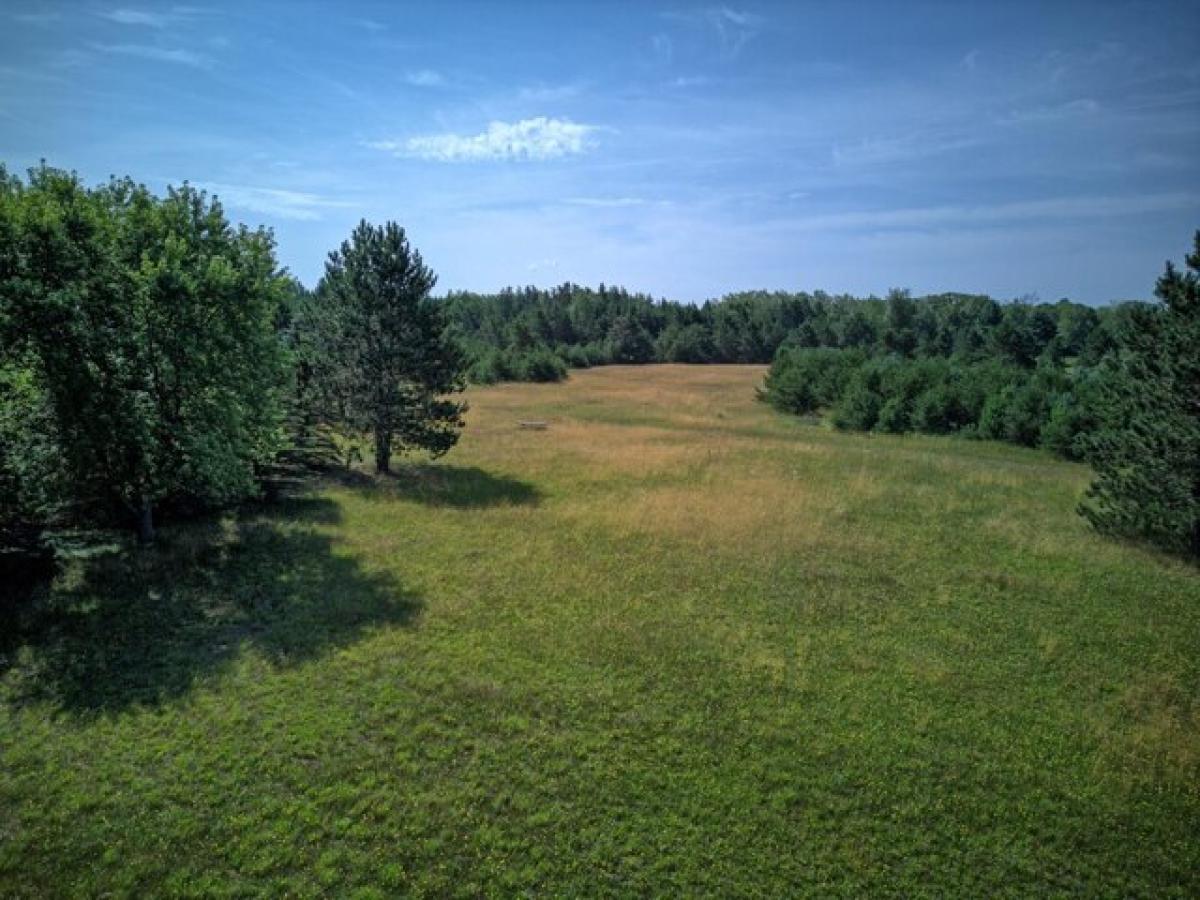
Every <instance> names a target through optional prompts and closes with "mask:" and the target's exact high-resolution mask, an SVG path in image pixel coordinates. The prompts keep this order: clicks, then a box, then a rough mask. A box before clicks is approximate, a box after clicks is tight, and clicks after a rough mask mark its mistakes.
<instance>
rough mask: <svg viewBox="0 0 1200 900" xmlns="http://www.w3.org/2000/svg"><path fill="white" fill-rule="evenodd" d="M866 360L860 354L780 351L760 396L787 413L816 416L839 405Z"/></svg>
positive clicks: (837, 351)
mask: <svg viewBox="0 0 1200 900" xmlns="http://www.w3.org/2000/svg"><path fill="white" fill-rule="evenodd" d="M865 360H866V356H865V355H864V354H863V353H861V352H859V351H849V352H847V351H842V350H810V349H805V348H800V347H784V348H781V349H780V351H779V353H778V354H777V355H776V357H775V363H774V364H773V365H772V366H771V371H770V372H768V373H767V377H766V379H765V381H764V383H763V387H762V390H761V391H760V396H761V397H762V398H763V399H765V400H767V401H768V402H769V403H771V405H772V406H774V407H776V408H777V409H781V410H783V411H784V412H793V413H799V414H806V413H812V412H816V411H817V410H818V409H821V408H824V407H828V406H830V405H832V404H833V403H834V402H835V401H837V399H838V397H839V396H840V395H841V391H842V387H843V385H844V384H845V383H846V381H847V379H848V378H849V377H850V374H851V373H852V372H853V371H854V370H855V369H857V368H858V367H859V366H860V365H862V363H863V362H864V361H865Z"/></svg>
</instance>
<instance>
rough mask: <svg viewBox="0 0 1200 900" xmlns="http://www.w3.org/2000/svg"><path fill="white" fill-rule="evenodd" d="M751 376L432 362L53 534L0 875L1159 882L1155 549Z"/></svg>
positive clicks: (1191, 663) (696, 884)
mask: <svg viewBox="0 0 1200 900" xmlns="http://www.w3.org/2000/svg"><path fill="white" fill-rule="evenodd" d="M762 374H763V369H762V368H760V367H684V366H656V367H640V368H621V367H613V368H605V369H596V370H591V371H586V372H579V373H575V374H573V375H572V378H571V380H570V381H569V382H567V383H565V384H563V385H552V386H544V385H539V386H535V385H501V386H497V387H490V388H486V389H477V390H473V391H472V392H471V394H470V401H471V404H472V411H471V413H470V415H469V425H468V428H467V430H466V432H465V434H464V437H463V440H462V443H461V445H460V446H459V448H457V449H456V450H454V451H453V452H452V453H451V454H450V455H449V456H448V457H447V458H446V459H444V460H442V461H440V462H438V463H436V464H433V465H428V466H418V467H415V468H413V469H411V470H408V471H405V472H403V473H401V474H400V475H399V476H398V477H396V478H393V479H384V480H377V479H374V478H368V477H365V476H364V477H361V478H357V479H348V480H345V481H342V482H338V483H330V484H329V485H326V486H324V487H321V488H319V489H315V490H313V491H312V492H311V493H310V494H307V495H305V496H300V497H295V498H292V499H289V500H287V501H285V502H282V503H279V504H276V505H274V506H266V507H262V508H258V509H253V510H248V511H245V512H243V513H242V514H241V515H240V516H237V517H226V518H224V519H221V520H214V521H210V522H206V523H200V524H191V525H187V526H174V527H171V526H168V527H165V528H164V529H163V537H162V541H161V543H160V545H159V546H158V547H157V548H155V549H153V550H151V551H148V552H144V553H140V554H132V555H129V554H123V555H111V554H110V555H103V554H100V555H97V556H95V557H93V558H90V559H81V560H79V561H77V562H75V563H74V564H72V566H71V567H70V569H69V570H68V571H67V572H65V573H64V574H63V576H62V577H61V578H60V579H59V581H58V582H57V583H56V584H55V586H54V588H53V591H52V592H51V593H50V594H49V595H47V596H43V597H42V598H41V599H40V600H39V602H38V604H37V605H36V606H35V607H34V608H33V609H31V610H29V611H27V612H25V613H24V614H23V620H22V622H21V631H20V633H19V634H15V633H13V632H12V630H11V629H10V633H9V634H8V635H7V636H5V637H4V638H2V639H0V654H2V655H3V662H0V896H6V897H25V896H43V895H45V896H53V895H76V896H78V895H99V894H105V895H115V896H122V895H127V896H137V897H144V896H156V895H164V894H180V895H203V896H209V897H216V896H230V895H240V896H245V895H251V894H253V895H260V894H265V895H272V894H274V895H285V894H299V895H310V894H320V893H326V894H331V895H339V896H344V895H353V896H360V897H374V896H380V897H382V896H394V895H396V894H399V893H409V894H418V895H419V894H426V895H461V896H477V895H510V894H513V893H536V894H544V895H587V896H597V895H642V896H664V895H695V894H706V895H713V896H717V895H719V896H732V895H759V896H795V895H803V894H811V895H818V896H829V895H839V894H840V895H852V896H863V895H886V894H894V895H908V896H916V895H927V896H1005V895H1009V896H1029V895H1046V894H1056V895H1072V894H1074V895H1078V894H1088V895H1106V896H1114V897H1115V896H1121V897H1128V896H1146V897H1163V896H1180V897H1182V896H1196V895H1198V894H1200V576H1198V575H1197V572H1196V570H1195V569H1194V568H1189V567H1187V566H1185V565H1184V564H1181V563H1178V562H1174V561H1172V560H1170V559H1167V558H1165V557H1161V556H1157V555H1154V554H1152V553H1149V552H1147V551H1145V550H1142V549H1139V548H1136V547H1130V546H1126V545H1122V544H1119V543H1115V542H1111V541H1108V540H1106V539H1103V538H1101V537H1098V536H1096V535H1094V534H1093V533H1091V532H1090V531H1089V530H1088V528H1087V526H1086V525H1085V523H1084V522H1083V521H1082V520H1081V519H1080V518H1079V517H1077V516H1076V515H1075V512H1074V507H1075V505H1076V503H1077V501H1078V498H1079V495H1080V493H1081V491H1082V489H1083V487H1084V486H1085V485H1086V483H1087V479H1088V473H1087V471H1086V470H1085V469H1084V468H1082V467H1080V466H1076V465H1072V464H1068V463H1063V462H1060V461H1057V460H1054V459H1052V458H1050V457H1049V456H1046V455H1045V454H1043V453H1040V452H1035V451H1026V450H1022V449H1018V448H1013V447H1008V446H1001V445H997V444H991V443H971V442H962V441H953V440H949V439H938V438H925V437H916V436H909V437H900V438H892V437H884V436H863V435H858V434H839V433H836V432H833V431H830V430H828V429H825V428H823V427H820V426H818V425H814V424H810V423H805V422H802V421H800V420H797V419H794V418H790V417H786V416H782V415H780V414H777V413H774V412H772V411H771V410H770V409H768V408H767V407H765V406H764V405H762V404H758V403H755V402H754V399H753V393H754V387H755V385H756V384H757V383H758V382H759V381H760V380H761V377H762ZM525 419H544V420H546V421H547V422H549V427H548V428H547V429H546V430H544V431H535V430H522V429H519V428H518V427H517V424H516V423H517V422H518V421H519V420H525Z"/></svg>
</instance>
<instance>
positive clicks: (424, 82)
mask: <svg viewBox="0 0 1200 900" xmlns="http://www.w3.org/2000/svg"><path fill="white" fill-rule="evenodd" d="M404 80H405V81H406V82H408V83H409V84H411V85H413V87H441V86H442V85H444V84H445V83H446V76H444V75H443V74H442V73H441V72H436V71H434V70H433V69H418V70H417V71H415V72H409V73H408V74H407V75H405V76H404Z"/></svg>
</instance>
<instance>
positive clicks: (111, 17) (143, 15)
mask: <svg viewBox="0 0 1200 900" xmlns="http://www.w3.org/2000/svg"><path fill="white" fill-rule="evenodd" d="M99 15H100V18H102V19H108V21H110V22H115V23H116V24H118V25H140V26H144V27H146V28H166V27H167V26H168V25H169V24H170V23H171V16H169V15H166V14H164V13H157V12H147V11H146V10H142V9H125V8H121V9H110V10H106V11H105V12H102V13H100V14H99Z"/></svg>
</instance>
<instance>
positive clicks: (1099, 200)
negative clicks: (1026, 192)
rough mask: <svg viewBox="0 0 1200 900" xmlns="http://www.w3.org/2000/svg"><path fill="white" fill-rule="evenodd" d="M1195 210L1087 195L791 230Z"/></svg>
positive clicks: (836, 219) (814, 222)
mask: <svg viewBox="0 0 1200 900" xmlns="http://www.w3.org/2000/svg"><path fill="white" fill-rule="evenodd" d="M1197 207H1200V193H1192V192H1168V193H1159V194H1139V195H1126V196H1105V195H1101V196H1096V195H1091V196H1081V197H1051V198H1046V199H1042V200H1022V201H1017V202H1013V203H994V204H981V205H978V206H927V207H910V208H902V209H885V210H862V211H848V212H840V213H828V214H825V215H816V216H806V217H804V218H801V219H797V220H794V221H793V224H794V225H795V226H796V227H798V228H801V229H804V230H831V229H880V230H888V229H905V228H942V227H964V226H971V225H995V224H999V223H1006V222H1029V221H1039V220H1065V219H1097V218H1113V217H1119V216H1132V215H1144V214H1147V213H1159V212H1167V211H1170V210H1179V209H1183V210H1186V209H1195V208H1197Z"/></svg>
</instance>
